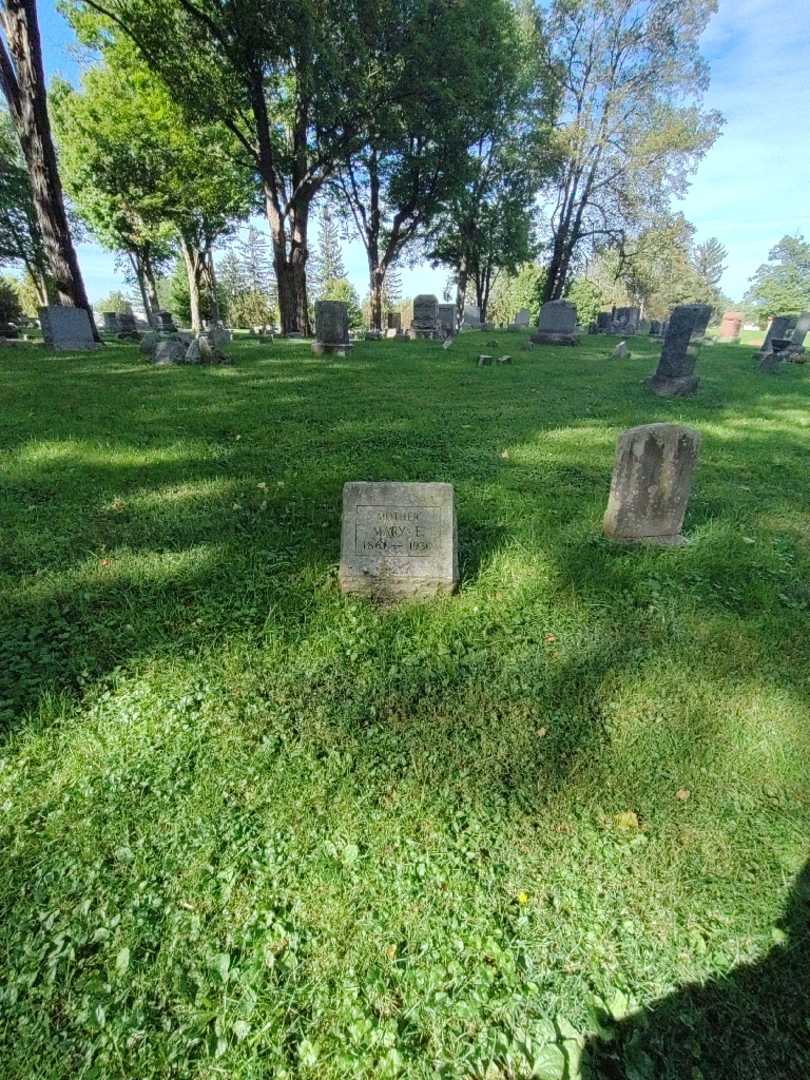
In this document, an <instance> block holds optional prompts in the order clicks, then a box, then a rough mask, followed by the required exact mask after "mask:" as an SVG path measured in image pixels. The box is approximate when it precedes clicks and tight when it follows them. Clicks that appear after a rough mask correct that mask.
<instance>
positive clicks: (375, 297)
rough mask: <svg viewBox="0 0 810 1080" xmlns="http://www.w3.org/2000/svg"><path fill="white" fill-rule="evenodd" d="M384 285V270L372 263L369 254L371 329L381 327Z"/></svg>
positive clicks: (380, 328) (379, 328)
mask: <svg viewBox="0 0 810 1080" xmlns="http://www.w3.org/2000/svg"><path fill="white" fill-rule="evenodd" d="M384 285H385V270H382V269H380V267H379V266H374V265H372V259H371V256H369V298H370V309H369V325H370V328H371V329H372V330H382V328H383V324H382V323H383V286H384Z"/></svg>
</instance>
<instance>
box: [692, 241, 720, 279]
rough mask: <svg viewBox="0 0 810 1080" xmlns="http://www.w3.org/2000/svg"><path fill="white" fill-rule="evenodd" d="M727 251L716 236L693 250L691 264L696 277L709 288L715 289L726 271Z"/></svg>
mask: <svg viewBox="0 0 810 1080" xmlns="http://www.w3.org/2000/svg"><path fill="white" fill-rule="evenodd" d="M727 258H728V250H727V249H726V247H725V246H724V245H723V244H721V243H720V241H719V240H718V239H717V237H716V236H710V237H709V239H708V240H707V241H706V242H705V243H703V244H698V246H697V247H696V248H695V257H694V260H693V264H694V267H695V270H696V271H697V273H698V275H699V276H700V277H701V278H702V279H703V280H704V281H705V282H706V284H707V285H709V286H711V288H713V289H716V288H717V287H718V286H719V284H720V279H721V278H722V276H723V273H724V271H725V269H726V259H727Z"/></svg>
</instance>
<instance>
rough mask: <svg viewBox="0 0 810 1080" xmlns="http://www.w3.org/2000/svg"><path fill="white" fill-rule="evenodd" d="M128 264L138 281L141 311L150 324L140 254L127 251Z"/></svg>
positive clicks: (150, 311) (149, 309) (148, 304)
mask: <svg viewBox="0 0 810 1080" xmlns="http://www.w3.org/2000/svg"><path fill="white" fill-rule="evenodd" d="M127 255H128V256H129V262H130V266H131V267H132V272H133V273H134V274H135V280H136V281H137V282H138V291H139V292H140V294H141V303H142V304H143V311H144V314H145V315H146V321H147V322H148V323H149V325H150V326H152V307H151V305H150V303H149V297H148V296H147V295H146V280H145V274H144V267H143V260H142V259H141V257H140V255H139V254H138V253H137V252H135V251H128V252H127Z"/></svg>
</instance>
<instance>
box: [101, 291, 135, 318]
mask: <svg viewBox="0 0 810 1080" xmlns="http://www.w3.org/2000/svg"><path fill="white" fill-rule="evenodd" d="M94 306H95V307H96V308H97V309H98V310H99V311H115V312H117V313H118V314H119V315H126V314H129V313H131V312H132V304H131V303H130V302H129V299H128V298H127V297H126V296H125V295H124V293H122V292H121V291H120V290H115V291H113V292H111V293H110V294H109V295H108V296H105V297H104V298H103V299H101V300H99V301H98V303H97V304H95V305H94Z"/></svg>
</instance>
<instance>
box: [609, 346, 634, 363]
mask: <svg viewBox="0 0 810 1080" xmlns="http://www.w3.org/2000/svg"><path fill="white" fill-rule="evenodd" d="M610 355H611V356H612V357H613V359H614V360H626V359H627V357H628V356H629V355H630V353H629V352H628V351H627V342H626V341H620V342H619V344H618V345H617V346H616V348H615V349H614V350H613V352H612V353H611V354H610Z"/></svg>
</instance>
